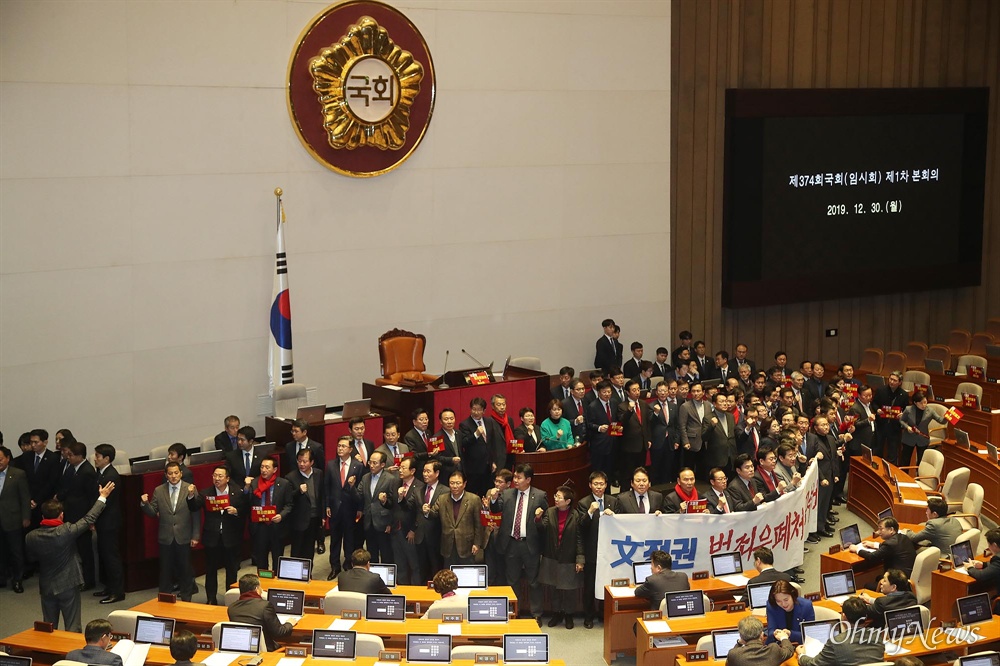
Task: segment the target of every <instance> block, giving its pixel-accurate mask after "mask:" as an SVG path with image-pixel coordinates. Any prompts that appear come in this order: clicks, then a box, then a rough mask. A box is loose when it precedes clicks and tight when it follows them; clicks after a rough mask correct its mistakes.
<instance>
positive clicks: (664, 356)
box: [653, 347, 673, 388]
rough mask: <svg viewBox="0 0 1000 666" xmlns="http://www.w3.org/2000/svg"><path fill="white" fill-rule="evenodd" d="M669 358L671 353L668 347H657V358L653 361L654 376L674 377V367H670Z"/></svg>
mask: <svg viewBox="0 0 1000 666" xmlns="http://www.w3.org/2000/svg"><path fill="white" fill-rule="evenodd" d="M669 358H670V355H669V352H668V351H667V348H666V347H657V348H656V359H655V360H654V361H653V377H662V378H663V379H672V378H673V368H671V367H670V361H669ZM654 388H655V387H654Z"/></svg>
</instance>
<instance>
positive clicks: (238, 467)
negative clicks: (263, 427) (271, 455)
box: [226, 426, 260, 490]
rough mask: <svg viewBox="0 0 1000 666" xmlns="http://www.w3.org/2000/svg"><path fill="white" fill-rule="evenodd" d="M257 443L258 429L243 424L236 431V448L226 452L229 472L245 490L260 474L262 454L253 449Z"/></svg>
mask: <svg viewBox="0 0 1000 666" xmlns="http://www.w3.org/2000/svg"><path fill="white" fill-rule="evenodd" d="M256 443H257V431H256V430H254V429H253V428H252V427H251V426H243V427H242V428H240V429H239V430H238V431H237V433H236V450H235V451H228V452H227V453H226V465H227V466H228V467H229V474H230V476H231V477H232V479H233V481H234V482H235V483H237V484H238V485H239V486H240V487H242V488H243V489H244V490H247V489H249V488H250V485H251V484H252V483H253V480H254V479H256V478H257V477H258V476H260V455H258V454H257V453H256V452H254V450H253V447H254V445H255V444H256Z"/></svg>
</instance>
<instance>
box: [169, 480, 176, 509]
mask: <svg viewBox="0 0 1000 666" xmlns="http://www.w3.org/2000/svg"><path fill="white" fill-rule="evenodd" d="M176 508H177V486H170V510H171V511H173V510H175V509H176Z"/></svg>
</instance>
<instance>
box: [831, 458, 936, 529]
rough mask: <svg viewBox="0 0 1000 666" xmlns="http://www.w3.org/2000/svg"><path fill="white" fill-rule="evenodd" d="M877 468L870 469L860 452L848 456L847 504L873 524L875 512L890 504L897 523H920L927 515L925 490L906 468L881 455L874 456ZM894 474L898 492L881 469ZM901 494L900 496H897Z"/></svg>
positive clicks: (875, 517) (876, 522)
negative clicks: (900, 467)
mask: <svg viewBox="0 0 1000 666" xmlns="http://www.w3.org/2000/svg"><path fill="white" fill-rule="evenodd" d="M874 462H876V463H877V464H878V466H879V468H878V469H877V470H876V469H872V468H871V467H870V466H869V465H868V464H867V463H866V462H865V460H864V458H862V457H861V456H853V457H852V458H851V472H850V476H849V477H848V494H847V508H848V509H850V510H851V511H853V512H854V513H856V514H858V515H859V516H861V517H862V518H864V519H865V520H867V521H868V523H869V524H870V525H871V526H872V527H875V526H876V525H878V514H879V513H880V512H882V511H884V510H885V509H887V508H888V507H890V506H891V507H892V515H893V517H894V518H895V519H896V520H898V521H899V522H900V523H922V522H924V520H926V519H927V513H926V509H927V493H926V492H924V490H923V488H921V487H919V486H917V487H911V486H910V484H912V486H916V485H917V484H916V482H915V481H914V480H913V478H912V477H911V476H910V475H908V474H907V473H906V472H904V471H902V470H900V469H899V468H898V467H896V466H895V465H893V464H890V463H887V462H885V461H884V460H883V459H882V458H877V457H876V458H874ZM886 468H888V470H889V472H890V473H891V474H892V475H893V476H895V478H896V479H897V480H898V481H899V483H900V488H899V495H897V493H896V488H895V486H894V485H893V484H892V482H891V481H890V480H889V479H887V478H886V476H885V470H886ZM900 495H902V497H900Z"/></svg>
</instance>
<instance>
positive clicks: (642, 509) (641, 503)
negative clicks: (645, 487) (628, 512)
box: [639, 495, 646, 513]
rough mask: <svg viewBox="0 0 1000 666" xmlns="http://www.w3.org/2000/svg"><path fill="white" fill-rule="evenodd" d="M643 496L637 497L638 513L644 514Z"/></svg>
mask: <svg viewBox="0 0 1000 666" xmlns="http://www.w3.org/2000/svg"><path fill="white" fill-rule="evenodd" d="M645 498H646V496H645V495H639V513H646V502H645Z"/></svg>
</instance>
